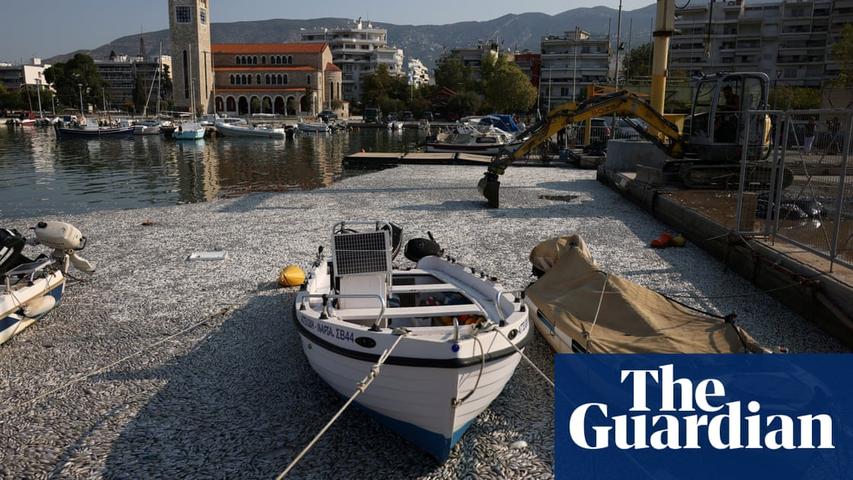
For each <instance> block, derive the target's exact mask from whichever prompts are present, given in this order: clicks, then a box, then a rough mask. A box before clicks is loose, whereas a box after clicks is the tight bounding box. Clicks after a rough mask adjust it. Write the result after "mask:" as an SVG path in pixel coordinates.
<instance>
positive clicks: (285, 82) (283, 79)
mask: <svg viewBox="0 0 853 480" xmlns="http://www.w3.org/2000/svg"><path fill="white" fill-rule="evenodd" d="M282 82H283V83H284V84H285V85H287V74H285V75H284V76H283V77H282Z"/></svg>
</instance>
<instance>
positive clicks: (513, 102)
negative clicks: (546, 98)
mask: <svg viewBox="0 0 853 480" xmlns="http://www.w3.org/2000/svg"><path fill="white" fill-rule="evenodd" d="M483 81H484V83H485V93H486V101H487V102H488V103H489V105H490V106H491V107H492V108H493V109H495V110H497V111H499V112H507V113H518V112H527V111H529V110H530V108H531V107H533V104H534V103H535V102H536V95H537V92H536V88H535V87H534V86H533V84H531V83H530V79H529V78H527V75H525V74H524V72H522V71H521V69H520V68H518V65H516V64H514V63H510V62H507V61H506V60H505V59H502V58H499V59H498V60H497V62H495V64H494V65H493V67H490V71H489V73H488V78H486V76H484V78H483Z"/></svg>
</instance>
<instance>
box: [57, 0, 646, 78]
mask: <svg viewBox="0 0 853 480" xmlns="http://www.w3.org/2000/svg"><path fill="white" fill-rule="evenodd" d="M654 16H655V5H653V4H652V5H649V6H646V7H643V8H639V9H637V10H631V11H625V12H622V41H623V42H624V43H625V45H626V47H627V45H628V44H629V41H628V31H629V26H631V22H632V21H633V28H632V29H631V33H632V39H631V42H630V43H632V45H633V46H637V45H640V44H642V43H645V42H648V41H649V39H650V34H651V28H652V21H653V19H654ZM616 17H617V11H616V10H615V9H612V8H608V7H591V8H575V9H572V10H567V11H565V12H562V13H558V14H556V15H547V14H544V13H522V14H509V15H504V16H502V17H499V18H495V19H493V20H486V21H482V22H458V23H451V24H447V25H395V24H391V23H381V22H374V23H373V25H374V26H376V27H381V28H386V29H387V30H388V42H389V43H390V44H392V45H396V46H397V47H399V48H402V49H403V51H404V53H405V55H406V57H415V58H420V59H421V60H422V61H423V62H424V63H425V64H426V65H428V66H434V65H435V61H436V60H437V59H438V57H440V56H441V54H442V53H443V52H444V51H445V50H446V49H450V48H453V47H461V46H468V45H473V44H475V43H476V42H477V41H478V40H490V39H491V40H493V39H497V40H498V41H499V42H500V43H501V44H502V46H503V48H511V49H514V50H515V49H517V50H530V51H534V52H538V51H539V41H540V39H541V38H542V37H543V36H545V35H554V34H561V33H563V32H566V31H570V30H574V28H575V26H578V27H580V28H581V29H583V30H586V31H588V32H590V33H592V34H606V33H607V31H608V22H611V24H610V30H611V32H612V37H613V39H614V41H615V38H616ZM351 23H352V20H349V19H344V18H315V19H310V20H288V19H274V20H256V21H248V22H230V23H213V24H212V25H211V35H212V40H213V42H214V43H255V42H258V43H261V42H288V41H295V40H299V33H300V29H307V30H312V29H315V28H323V27H329V28H331V27H338V26H343V25H347V24H351ZM140 36H142V37H144V38H145V44H146V45H147V46H148V52H147V53H148V54H153V53H156V52H157V50H158V44H159V43H160V42H163V52H164V53H168V52H169V51H170V41H169V31H168V30H159V31H156V32H148V33H142V34H136V35H128V36H126V37H121V38H118V39H116V40H113V41H112V42H110V43H108V44H106V45H102V46H100V47H98V48H95V49H94V50H78V51H76V52H72V53H68V54H65V55H58V56H56V57H53V58H51V59H48V62H58V61H63V60H66V59H68V58H70V57H71V56H72V55H73V54H75V53H80V52H82V53H88V54H90V55H92V56H93V57H94V58H96V59H100V58H107V57H108V56H109V54H110V51H115V52H116V53H127V54H135V53H136V52H137V51H138V50H139V37H140Z"/></svg>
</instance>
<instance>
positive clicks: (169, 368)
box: [0, 165, 845, 479]
mask: <svg viewBox="0 0 853 480" xmlns="http://www.w3.org/2000/svg"><path fill="white" fill-rule="evenodd" d="M482 174H483V167H482V166H471V167H468V166H444V165H442V166H425V165H403V166H399V167H397V168H395V169H393V170H386V171H382V172H375V173H371V174H367V175H361V176H355V177H351V178H347V179H346V180H344V181H342V182H340V183H338V184H335V185H334V186H332V187H330V188H326V189H320V190H314V191H308V192H297V193H277V194H253V195H248V196H244V197H241V198H237V199H227V200H220V201H216V202H211V203H199V204H188V205H180V206H174V207H167V208H150V209H140V210H126V211H110V212H96V213H90V214H82V215H73V216H67V217H63V218H62V220H64V221H69V222H71V223H74V224H75V225H76V226H77V227H79V228H80V229H81V230H82V231H83V233H84V234H85V235H87V236H88V237H89V246H88V247H87V248H86V250H85V251H84V252H83V254H84V256H86V257H87V258H89V259H90V260H92V261H94V262H97V264H98V271H97V273H96V274H95V275H94V276H92V277H90V278H88V279H85V280H83V281H72V282H70V283H69V285H68V288H67V289H66V297H65V300H64V303H63V304H62V305H61V306H60V307H59V308H58V309H57V310H56V311H54V312H52V313H51V314H50V315H49V316H48V317H47V318H45V319H44V320H43V321H41V322H40V323H37V324H36V325H34V326H32V327H30V329H28V330H27V331H25V332H23V333H22V334H21V335H18V336H17V337H15V338H14V339H13V340H12V341H11V342H9V343H7V344H6V345H3V346H2V347H0V382H2V388H0V400H2V401H0V405H2V407H0V410H2V414H0V437H2V438H3V442H2V443H0V477H7V478H32V477H67V478H154V477H160V478H184V477H202V478H265V479H267V478H272V477H274V476H275V475H277V474H278V473H279V472H280V471H281V470H282V469H283V468H284V467H285V466H286V465H287V463H288V462H289V461H290V460H291V459H292V458H293V456H294V455H295V454H296V453H297V452H298V451H299V450H300V449H301V448H302V447H304V446H305V444H306V443H307V442H308V441H309V440H310V439H311V437H312V436H313V435H314V434H315V433H316V432H317V431H318V430H319V428H320V427H321V426H322V425H323V424H324V423H325V422H326V421H327V420H328V419H329V418H330V417H331V415H332V414H333V413H334V412H335V411H336V410H337V409H338V408H339V407H340V405H341V400H340V399H339V398H338V397H337V396H336V395H335V394H334V393H333V392H332V391H331V389H329V388H328V387H326V386H325V384H323V382H322V381H321V380H320V379H319V378H318V377H317V375H316V374H315V373H314V372H313V371H312V370H311V368H310V367H309V366H308V363H307V361H306V360H305V357H304V356H303V354H302V351H301V346H300V343H299V340H298V338H297V335H296V332H295V331H294V329H293V328H292V318H291V308H292V300H293V294H294V292H293V291H289V290H282V289H278V288H276V287H275V285H274V283H273V281H274V279H275V278H276V277H277V274H278V271H279V269H280V268H281V267H282V266H283V265H286V264H289V263H299V264H301V265H303V266H307V265H308V264H309V263H310V261H311V260H312V258H313V256H314V254H315V252H316V249H317V246H318V245H321V244H325V245H327V244H328V242H329V236H330V228H331V225H332V224H333V223H334V222H336V221H338V220H346V219H377V218H380V219H387V220H390V221H393V222H396V223H398V224H400V225H402V226H403V227H404V229H405V232H404V234H405V235H406V237H407V238H410V237H411V236H423V235H425V232H426V231H427V230H430V231H432V233H433V234H434V235H435V237H436V239H437V240H438V241H439V242H440V243H441V244H442V246H443V247H444V248H445V249H447V251H448V252H449V253H451V254H452V255H453V256H455V257H457V258H458V259H459V260H460V261H462V262H464V263H466V264H469V265H473V266H476V267H478V268H481V269H483V270H485V271H486V272H488V273H490V274H493V275H497V276H498V277H499V278H500V279H501V281H502V283H503V284H504V285H505V286H506V287H524V286H525V285H526V284H527V283H528V282H529V281H530V279H531V277H530V265H529V263H528V261H527V256H528V254H529V252H530V249H531V248H532V247H533V246H534V245H535V244H536V243H537V242H538V241H540V240H542V239H545V238H548V237H551V236H555V235H560V234H566V233H579V234H581V235H582V236H583V237H584V239H585V240H586V241H587V243H588V244H589V247H590V249H591V251H592V253H593V255H594V258H595V260H596V261H597V262H598V263H599V265H600V266H601V267H602V268H604V269H607V270H610V271H613V272H616V273H618V274H620V275H624V276H625V277H627V278H629V279H631V280H634V281H636V282H638V283H641V284H643V285H646V286H649V287H652V288H655V289H658V290H661V291H663V292H665V293H668V294H670V295H674V296H678V297H679V298H680V300H683V301H685V302H687V303H690V304H692V305H694V306H698V307H701V308H704V309H709V310H712V311H716V312H718V313H730V312H737V313H738V319H739V320H740V322H741V324H742V325H743V326H744V327H745V328H746V329H747V330H748V331H749V332H750V333H751V334H752V335H753V336H754V337H755V338H756V339H757V340H758V341H760V342H762V343H764V344H766V345H785V346H787V347H788V348H790V349H791V350H792V351H795V352H837V351H845V348H844V347H843V346H842V345H841V344H839V343H838V342H837V341H836V340H834V339H833V338H831V337H829V336H828V335H827V334H825V333H823V332H822V331H821V330H819V329H818V328H817V327H816V326H815V325H814V324H812V323H811V322H808V321H806V320H805V319H803V318H802V317H800V316H798V315H797V314H795V313H792V312H791V311H790V310H789V309H787V308H785V307H784V306H783V305H781V304H780V303H778V302H777V301H776V300H774V299H773V298H771V297H769V296H767V295H766V294H763V293H760V292H759V291H757V290H756V289H755V288H754V287H753V286H752V285H751V284H750V283H749V282H748V281H747V280H745V279H743V278H742V277H740V276H739V275H737V274H735V273H731V272H726V271H724V269H723V265H722V263H720V262H718V261H717V260H715V259H714V258H713V257H712V256H710V255H709V254H707V253H705V252H704V251H703V250H701V249H699V248H697V247H696V246H694V245H692V244H688V246H687V247H685V248H681V249H675V248H673V249H666V250H651V249H649V248H647V247H646V245H647V244H648V242H649V240H651V239H652V238H655V237H657V236H658V235H659V234H660V232H661V231H662V230H664V229H665V228H666V227H665V226H664V225H663V224H662V223H660V222H659V221H657V220H655V219H654V218H653V217H652V216H650V215H649V214H647V213H646V212H645V211H643V210H642V209H641V208H639V207H638V206H636V205H634V204H632V203H629V202H626V201H625V199H624V198H623V197H621V196H620V195H619V194H618V193H616V192H614V191H612V190H610V189H609V188H608V187H606V186H605V185H603V184H601V183H599V182H598V181H596V175H595V172H593V171H581V170H570V169H562V168H524V169H509V170H508V172H507V174H506V175H505V176H504V178H503V179H502V182H503V183H502V190H501V202H502V208H501V209H499V210H487V209H485V208H483V204H484V202H483V200H482V199H481V198H480V196H479V194H478V192H477V189H476V183H477V181H478V180H479V179H480V177H481V176H482ZM37 220H39V219H36V218H17V219H14V218H2V219H0V225H3V226H4V227H16V228H18V229H23V228H25V227H27V226H30V225H32V224H34V223H35V222H36V221H37ZM146 221H149V222H150V223H152V225H151V226H143V222H146ZM146 223H147V222H146ZM218 249H222V250H225V251H227V252H228V257H227V259H226V260H224V261H220V262H187V261H186V260H185V259H186V257H187V256H188V255H189V254H190V253H191V252H194V251H209V250H218ZM75 276H77V277H81V278H82V274H76V273H75ZM697 297H698V298H697ZM152 345H154V346H153V347H151V346H152ZM528 353H529V355H530V356H531V357H532V359H533V360H534V361H535V362H536V363H537V364H538V365H539V366H540V367H541V368H543V369H544V370H545V371H546V372H548V373H550V371H551V365H552V354H551V353H550V351H549V350H548V349H547V348H546V347H545V345H544V342H543V341H542V340H541V339H538V338H537V339H536V341H534V343H533V344H532V345H531V346H530V347H529V348H528ZM92 373H95V374H94V375H92V376H87V377H86V379H85V380H83V381H80V382H77V383H73V384H70V385H68V382H69V381H71V380H73V379H75V378H78V377H79V376H86V375H89V374H92ZM66 385H67V386H66ZM54 390H56V391H55V392H53V393H50V394H47V395H45V394H46V393H47V392H51V391H54ZM42 395H44V396H43V398H39V397H40V396H42ZM553 427H554V426H553V411H552V394H551V392H550V389H549V388H548V386H547V385H546V384H545V383H544V382H543V381H542V380H541V379H540V378H539V377H537V376H536V375H535V374H534V373H533V371H532V370H531V368H530V367H529V366H526V365H524V364H522V365H520V366H519V368H518V370H517V372H516V375H515V377H514V378H513V379H512V381H511V382H510V383H509V384H508V385H507V387H506V389H505V390H504V392H503V394H502V395H501V396H500V397H498V399H497V400H496V401H495V402H494V403H493V404H492V406H491V407H490V408H489V409H488V410H487V411H486V412H484V414H483V415H481V416H480V417H479V418H478V419H477V420H476V421H475V422H474V424H473V425H472V426H471V428H470V430H469V431H468V433H467V434H466V435H465V436H464V437H463V438H462V441H461V443H460V445H459V446H458V447H457V448H456V449H455V450H454V452H453V454H452V455H451V457H450V459H449V460H448V461H447V463H445V464H444V465H440V466H438V465H436V464H435V463H434V461H433V460H432V459H431V458H430V457H428V456H427V455H426V454H425V453H423V452H421V451H419V450H418V449H416V448H415V447H413V446H411V445H409V444H407V443H405V442H403V441H401V440H400V438H399V437H397V436H395V435H394V434H392V433H390V432H388V431H387V430H385V429H384V428H382V427H381V426H379V425H378V424H376V423H374V422H373V421H372V420H371V419H370V418H369V417H368V416H366V415H364V414H362V413H360V412H359V411H357V410H354V409H353V410H349V411H347V412H346V413H345V414H344V415H343V417H342V418H341V419H340V420H339V421H338V422H337V423H336V424H335V425H334V426H333V427H332V428H331V430H330V431H329V432H328V433H327V434H326V436H325V437H323V439H322V440H321V441H320V442H319V443H318V445H317V446H316V447H315V448H314V450H313V451H311V452H310V453H309V454H308V456H307V457H306V458H305V459H304V460H303V461H302V463H301V464H300V465H299V466H298V467H297V469H296V470H295V472H294V474H293V477H292V478H318V479H319V478H324V479H325V478H347V479H349V478H384V479H397V478H423V479H455V478H486V479H501V478H550V477H551V476H552V474H551V462H552V457H553V448H554V445H553ZM518 440H524V441H525V442H526V444H527V445H526V446H525V447H522V448H517V449H513V448H511V447H510V445H511V444H513V442H516V441H518Z"/></svg>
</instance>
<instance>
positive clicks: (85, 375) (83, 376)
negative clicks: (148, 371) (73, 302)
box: [0, 309, 227, 418]
mask: <svg viewBox="0 0 853 480" xmlns="http://www.w3.org/2000/svg"><path fill="white" fill-rule="evenodd" d="M226 310H227V309H223V311H221V312H219V313H218V315H224V314H225V311H226ZM214 315H217V314H214ZM214 315H210V316H209V317H207V318H205V319H204V320H202V321H200V322H198V323H194V324H192V325H190V326H189V327H187V328H185V329H183V330H181V331H179V332H176V333H173V334H172V335H169V336H168V337H166V338H163V339H161V340H158V341H156V342H154V343H152V344H151V345H148V346H146V347H143V348H141V349H139V350H137V351H135V352H133V353H131V354H130V355H127V356H125V357H122V358H120V359H118V360H116V361H115V362H112V363H110V364H107V365H104V366H103V367H101V368H98V369H96V370H94V371H92V372H89V373H83V374H79V375H77V376H75V377H73V378H72V379H71V380H69V381H68V382H66V383H64V384H62V385H60V386H58V387H56V388H54V389H51V390H48V391H47V392H44V393H42V394H41V395H38V396H36V397H34V398H31V399H29V400H27V401H25V402H21V403H17V404H15V405H14V406H12V407H11V408H8V409H6V410H4V411H3V412H0V418H2V417H3V416H5V415H7V414H9V413H11V412H13V411H14V410H15V409H17V408H19V407H23V406H27V405H31V404H33V403H36V402H38V401H39V400H42V399H44V398H46V397H49V396H50V395H53V394H54V393H56V392H59V391H60V390H64V389H65V388H68V387H71V386H73V385H75V384H77V383H80V382H82V381H83V380H86V379H88V378H90V377H93V376H95V375H98V374H99V373H102V372H104V371H105V370H107V369H109V368H112V367H114V366H116V365H118V364H120V363H122V362H124V361H126V360H129V359H131V358H133V357H135V356H137V355H139V354H141V353H145V352H146V351H148V350H151V349H152V348H154V347H156V346H158V345H161V344H163V343H165V342H168V341H169V340H171V339H173V338H175V337H179V336H181V335H183V334H185V333H187V332H189V331H192V330H195V329H196V328H198V327H200V326H202V325H204V324H205V323H207V320H208V318H211V317H213V316H214Z"/></svg>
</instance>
